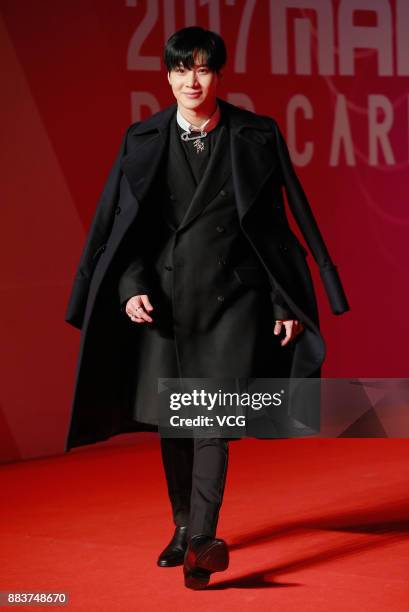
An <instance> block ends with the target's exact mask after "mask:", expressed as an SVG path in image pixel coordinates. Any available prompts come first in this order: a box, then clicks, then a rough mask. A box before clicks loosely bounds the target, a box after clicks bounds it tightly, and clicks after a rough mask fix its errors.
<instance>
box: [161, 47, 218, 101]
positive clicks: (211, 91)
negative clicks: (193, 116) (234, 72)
mask: <svg viewBox="0 0 409 612" xmlns="http://www.w3.org/2000/svg"><path fill="white" fill-rule="evenodd" d="M220 77H221V71H219V74H217V73H216V72H213V71H212V70H210V69H209V68H208V67H207V65H206V63H205V61H204V60H203V58H201V57H199V58H198V57H196V58H195V65H194V66H193V68H192V69H190V70H189V69H188V68H185V67H184V66H182V65H180V66H179V67H178V68H174V69H173V70H172V71H171V72H168V81H169V83H170V85H171V86H172V91H173V95H174V96H175V98H176V100H177V102H178V105H179V106H181V107H182V108H185V109H187V110H195V111H198V110H200V109H204V110H205V109H206V110H209V109H211V108H213V107H214V104H215V101H216V89H217V85H218V83H219V81H220Z"/></svg>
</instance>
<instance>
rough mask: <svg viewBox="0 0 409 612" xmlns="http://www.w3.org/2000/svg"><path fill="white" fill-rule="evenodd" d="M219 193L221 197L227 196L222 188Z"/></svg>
mask: <svg viewBox="0 0 409 612" xmlns="http://www.w3.org/2000/svg"><path fill="white" fill-rule="evenodd" d="M220 195H221V196H223V197H225V196H227V191H225V190H224V189H222V190H221V191H220Z"/></svg>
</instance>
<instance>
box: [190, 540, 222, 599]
mask: <svg viewBox="0 0 409 612" xmlns="http://www.w3.org/2000/svg"><path fill="white" fill-rule="evenodd" d="M228 566H229V549H228V548H227V544H226V542H225V541H224V540H220V539H216V538H212V537H211V536H207V535H197V536H193V538H191V539H190V541H189V545H188V547H187V550H186V553H185V560H184V565H183V574H184V577H185V586H186V587H187V588H188V589H195V590H198V589H203V588H205V587H206V586H207V585H208V584H209V580H210V574H211V573H212V572H222V571H223V570H225V569H227V568H228Z"/></svg>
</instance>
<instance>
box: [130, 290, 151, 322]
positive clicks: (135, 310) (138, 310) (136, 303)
mask: <svg viewBox="0 0 409 612" xmlns="http://www.w3.org/2000/svg"><path fill="white" fill-rule="evenodd" d="M144 297H145V298H147V299H148V296H147V295H145V296H143V295H136V296H135V297H133V298H132V300H131V301H130V304H129V306H130V310H131V314H132V315H134V316H135V317H137V318H138V319H142V320H143V321H146V322H147V323H152V321H153V319H152V317H150V316H149V315H148V313H147V312H146V310H145V307H144V303H143V301H142V298H144ZM148 302H149V299H148Z"/></svg>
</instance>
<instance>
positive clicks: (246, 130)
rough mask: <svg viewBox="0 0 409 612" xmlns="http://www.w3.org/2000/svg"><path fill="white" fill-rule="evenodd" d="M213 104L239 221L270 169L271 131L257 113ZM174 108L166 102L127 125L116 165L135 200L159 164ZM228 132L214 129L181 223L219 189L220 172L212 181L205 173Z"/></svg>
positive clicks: (212, 167) (140, 197)
mask: <svg viewBox="0 0 409 612" xmlns="http://www.w3.org/2000/svg"><path fill="white" fill-rule="evenodd" d="M217 102H218V104H219V105H220V109H221V111H222V113H223V117H224V118H225V119H226V121H227V122H228V125H229V129H228V132H230V151H229V154H230V157H231V172H232V175H233V185H234V191H235V196H236V197H235V200H236V205H237V211H238V214H239V218H240V222H242V220H243V218H244V216H245V215H247V213H248V212H249V210H250V209H251V207H252V205H253V204H254V202H255V200H256V199H257V195H258V194H259V192H260V190H261V189H262V187H263V185H264V183H265V182H266V180H267V179H268V177H269V176H270V175H271V174H272V172H273V171H274V169H275V167H276V163H277V160H276V158H275V153H274V151H275V148H274V144H273V143H274V140H273V138H272V136H273V133H272V129H271V124H270V123H269V122H268V121H267V120H265V119H264V118H263V117H261V116H260V115H256V114H254V113H251V112H250V111H246V110H243V109H241V108H239V107H237V106H234V105H233V104H229V103H228V102H226V101H225V100H222V99H221V98H217ZM176 110H177V105H176V104H172V105H171V106H169V107H167V108H165V109H164V110H163V111H160V112H158V113H155V114H154V115H152V116H151V117H149V119H146V120H145V121H142V122H139V123H137V124H136V125H135V127H133V128H131V129H130V132H129V141H128V147H129V152H128V153H127V155H125V157H124V158H123V160H122V169H123V171H124V173H125V175H126V177H127V179H128V181H129V184H130V187H131V189H132V192H133V194H134V196H135V197H136V199H137V200H138V201H139V202H141V200H143V198H144V197H145V195H146V194H147V191H148V189H149V187H150V186H151V185H152V183H153V181H154V180H155V177H156V176H157V173H158V171H159V167H160V162H161V161H162V159H163V156H164V154H165V152H166V150H167V145H168V134H169V122H170V121H171V119H172V117H173V115H174V114H175V113H176ZM228 132H226V131H225V130H221V132H220V135H219V139H218V143H217V145H218V146H217V147H215V150H214V151H213V155H212V156H211V158H210V160H209V164H208V166H207V168H206V171H205V174H204V175H203V177H202V180H201V181H200V183H199V185H198V187H197V190H196V192H195V195H194V197H193V199H192V202H191V205H190V206H189V209H188V210H187V212H186V215H185V217H184V219H183V221H182V224H183V226H185V225H186V223H188V222H190V221H191V220H192V219H193V218H194V217H195V216H196V215H197V214H198V213H199V212H200V210H202V208H203V206H204V205H206V203H208V202H209V199H210V198H211V197H214V195H215V193H216V192H217V189H219V188H220V181H221V180H222V179H223V176H224V178H226V175H225V174H223V175H220V180H218V181H217V183H216V182H215V183H214V184H213V182H212V179H211V173H212V172H214V170H215V169H216V168H217V164H218V163H219V164H220V161H221V160H222V158H223V155H222V151H223V146H222V138H224V137H225V136H226V135H227V133H228ZM204 196H205V197H204Z"/></svg>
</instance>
